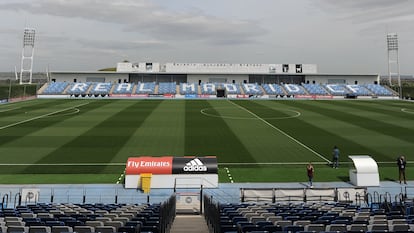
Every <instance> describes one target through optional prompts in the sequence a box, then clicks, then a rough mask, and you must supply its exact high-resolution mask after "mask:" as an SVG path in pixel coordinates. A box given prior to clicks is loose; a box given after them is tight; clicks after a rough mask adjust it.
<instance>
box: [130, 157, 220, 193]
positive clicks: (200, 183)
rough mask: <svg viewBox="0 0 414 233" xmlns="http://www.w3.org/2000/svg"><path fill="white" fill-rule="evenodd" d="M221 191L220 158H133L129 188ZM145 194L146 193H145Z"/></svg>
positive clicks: (131, 160)
mask: <svg viewBox="0 0 414 233" xmlns="http://www.w3.org/2000/svg"><path fill="white" fill-rule="evenodd" d="M143 185H144V186H146V185H149V186H150V187H148V188H176V187H177V186H178V185H179V186H180V187H186V188H200V187H203V188H217V187H218V168H217V157H216V156H206V157H194V156H190V157H173V156H164V157H150V156H144V157H130V158H128V160H127V163H126V169H125V188H134V189H137V188H140V189H143V188H144V187H143ZM143 190H144V189H143Z"/></svg>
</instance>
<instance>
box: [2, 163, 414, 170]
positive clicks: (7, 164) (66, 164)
mask: <svg viewBox="0 0 414 233" xmlns="http://www.w3.org/2000/svg"><path fill="white" fill-rule="evenodd" d="M308 163H309V162H284V163H278V162H274V163H273V162H269V163H218V165H220V166H226V165H303V164H308ZM312 163H313V164H321V165H325V164H326V163H325V162H312ZM351 163H352V162H341V164H351ZM377 163H378V164H397V163H396V162H377ZM407 163H410V164H414V161H412V162H411V161H407ZM0 166H126V163H0ZM225 169H228V168H225Z"/></svg>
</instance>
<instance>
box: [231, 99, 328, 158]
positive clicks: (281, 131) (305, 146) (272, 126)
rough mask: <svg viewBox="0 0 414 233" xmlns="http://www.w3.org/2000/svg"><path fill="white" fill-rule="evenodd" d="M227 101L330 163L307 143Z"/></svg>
mask: <svg viewBox="0 0 414 233" xmlns="http://www.w3.org/2000/svg"><path fill="white" fill-rule="evenodd" d="M228 102H230V103H231V104H233V105H235V106H236V107H238V108H240V109H243V110H244V111H246V112H248V113H249V114H251V115H252V116H254V117H256V118H257V119H259V120H261V121H262V122H263V123H265V124H266V125H268V126H270V127H271V128H273V129H275V130H277V131H278V132H279V133H281V134H283V135H285V136H286V137H288V138H290V139H291V140H292V141H294V142H296V143H297V144H299V145H301V146H302V147H304V148H306V149H307V150H309V151H310V152H312V153H314V154H315V155H316V156H318V157H319V158H321V159H323V160H325V161H326V162H328V163H330V162H331V161H330V160H328V159H327V158H325V157H324V156H323V155H321V154H319V153H318V152H316V151H314V150H313V149H312V148H310V147H308V146H307V145H305V144H303V143H302V142H300V141H298V140H297V139H296V138H294V137H292V136H290V135H289V134H287V133H286V132H284V131H283V130H281V129H279V128H277V127H276V126H274V125H272V124H270V123H269V122H267V121H266V120H264V119H263V118H261V117H259V116H258V115H256V114H255V113H253V112H251V111H250V110H248V109H246V108H244V107H242V106H240V105H238V104H236V103H234V102H232V101H230V100H228Z"/></svg>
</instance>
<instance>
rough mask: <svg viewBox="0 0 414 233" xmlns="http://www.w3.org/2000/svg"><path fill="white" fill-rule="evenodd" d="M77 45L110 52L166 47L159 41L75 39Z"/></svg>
mask: <svg viewBox="0 0 414 233" xmlns="http://www.w3.org/2000/svg"><path fill="white" fill-rule="evenodd" d="M76 42H77V44H79V45H80V46H83V47H85V48H91V49H112V50H131V49H143V48H154V47H155V48H160V47H165V46H166V45H165V44H164V43H162V42H160V41H128V42H126V41H114V40H90V39H76Z"/></svg>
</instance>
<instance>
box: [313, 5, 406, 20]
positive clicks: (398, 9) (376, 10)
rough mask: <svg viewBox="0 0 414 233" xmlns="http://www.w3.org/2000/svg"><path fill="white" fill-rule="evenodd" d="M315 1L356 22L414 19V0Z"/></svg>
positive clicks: (321, 6)
mask: <svg viewBox="0 0 414 233" xmlns="http://www.w3.org/2000/svg"><path fill="white" fill-rule="evenodd" d="M314 3H315V4H317V5H318V6H319V7H320V8H321V9H323V10H325V11H327V12H334V13H339V15H338V17H339V18H342V19H350V20H352V21H353V22H354V23H384V22H390V23H392V22H402V21H414V2H413V1H410V0H393V1H390V0H347V1H331V0H319V1H315V2H314ZM334 13H333V14H334Z"/></svg>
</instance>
